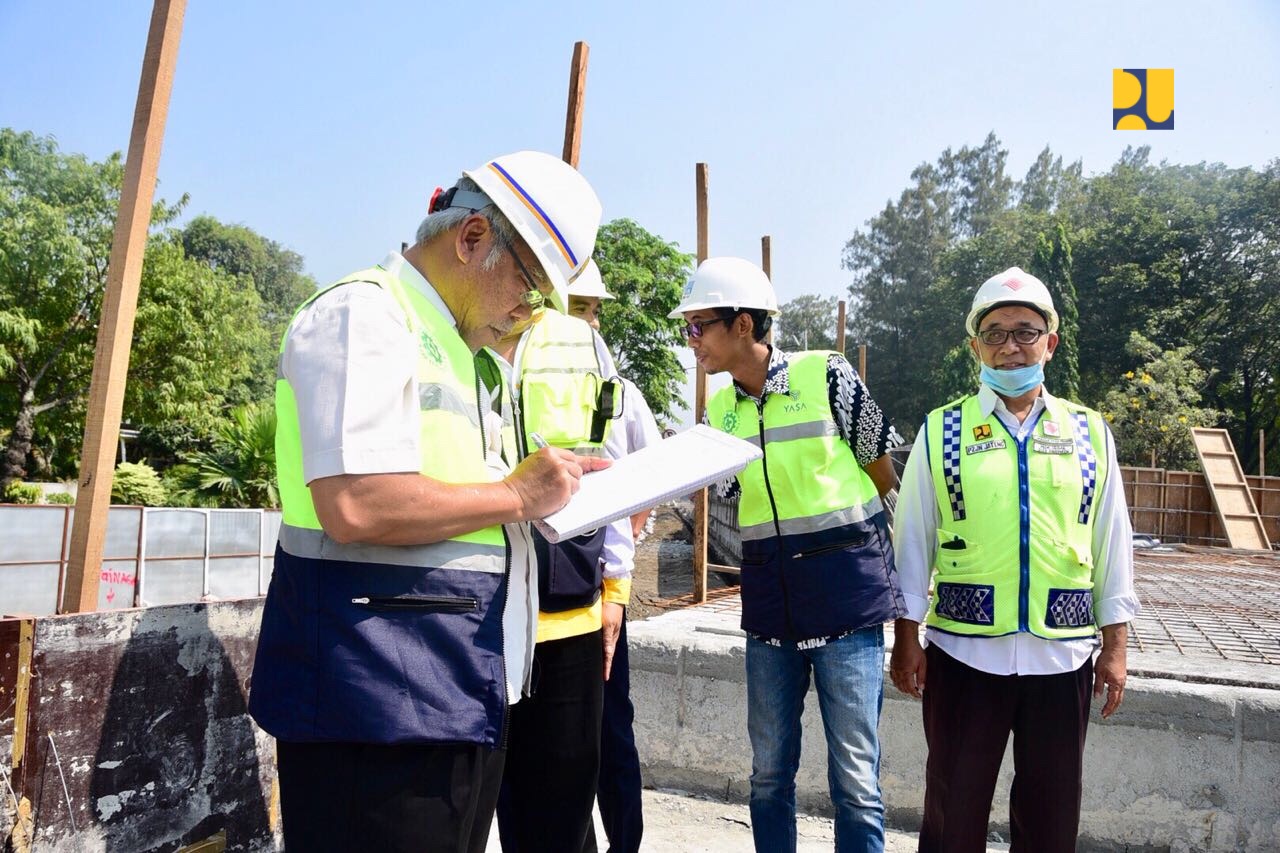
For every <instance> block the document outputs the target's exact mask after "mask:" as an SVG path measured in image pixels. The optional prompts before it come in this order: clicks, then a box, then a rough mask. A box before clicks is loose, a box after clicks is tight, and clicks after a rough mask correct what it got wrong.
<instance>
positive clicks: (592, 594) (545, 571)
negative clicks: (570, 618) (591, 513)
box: [534, 527, 606, 613]
mask: <svg viewBox="0 0 1280 853" xmlns="http://www.w3.org/2000/svg"><path fill="white" fill-rule="evenodd" d="M605 530H606V528H604V527H601V528H599V529H597V530H595V531H594V532H593V533H590V534H583V535H582V536H576V537H574V538H573V539H570V540H568V541H566V542H560V543H559V544H556V545H551V544H549V543H548V542H547V540H546V539H544V538H542V536H541V535H540V534H537V533H536V532H535V534H534V550H535V552H536V553H537V557H538V609H539V610H541V611H543V612H544V613H561V612H563V611H565V610H577V609H579V608H582V607H589V606H591V605H592V604H594V603H595V600H596V599H597V598H598V597H599V596H600V585H601V584H602V583H603V580H604V578H603V571H602V569H601V566H600V555H601V554H602V553H603V551H604V535H605Z"/></svg>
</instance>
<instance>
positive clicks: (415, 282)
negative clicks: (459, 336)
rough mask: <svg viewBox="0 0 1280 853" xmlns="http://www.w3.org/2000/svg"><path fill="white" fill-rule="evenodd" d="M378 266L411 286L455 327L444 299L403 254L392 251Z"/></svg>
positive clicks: (456, 323)
mask: <svg viewBox="0 0 1280 853" xmlns="http://www.w3.org/2000/svg"><path fill="white" fill-rule="evenodd" d="M379 266H380V267H382V268H383V269H384V270H386V271H387V272H389V273H391V274H392V275H393V276H395V277H396V278H397V279H399V280H400V283H401V284H403V285H404V286H405V287H411V288H413V289H414V290H416V291H418V293H420V294H422V295H423V296H424V297H426V300H427V301H428V302H430V303H431V304H432V305H433V306H434V307H435V309H436V310H437V311H439V312H440V313H441V314H443V315H444V318H445V320H447V321H448V323H449V325H450V326H454V327H457V325H458V321H457V320H455V319H454V318H453V312H452V311H450V310H449V306H448V305H445V304H444V300H443V299H441V298H440V294H439V293H437V292H436V289H435V288H434V287H432V285H431V282H429V281H427V280H426V279H425V278H424V277H423V275H422V273H420V272H418V270H417V269H416V268H415V267H414V265H413V264H411V263H409V262H408V261H406V260H405V259H404V256H403V255H401V254H400V253H399V252H392V253H390V254H389V255H387V256H386V257H385V258H383V259H382V263H381V264H379Z"/></svg>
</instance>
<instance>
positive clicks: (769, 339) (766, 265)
mask: <svg viewBox="0 0 1280 853" xmlns="http://www.w3.org/2000/svg"><path fill="white" fill-rule="evenodd" d="M760 269H762V270H764V274H765V276H766V277H767V278H768V279H769V281H773V238H772V237H770V236H769V235H767V234H766V235H765V236H763V237H761V238H760ZM764 342H765V343H766V344H772V343H773V326H770V327H769V331H767V332H765V336H764Z"/></svg>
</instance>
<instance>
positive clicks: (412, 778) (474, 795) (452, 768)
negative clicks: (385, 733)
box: [276, 741, 504, 853]
mask: <svg viewBox="0 0 1280 853" xmlns="http://www.w3.org/2000/svg"><path fill="white" fill-rule="evenodd" d="M276 750H277V752H276V756H277V759H276V761H277V765H278V769H279V774H280V810H281V818H282V819H283V821H284V843H285V849H286V850H288V851H289V853H327V851H334V853H338V851H342V853H349V851H352V850H376V851H378V853H484V849H485V845H486V844H487V842H488V839H489V828H490V826H491V825H492V823H493V812H494V808H495V806H496V805H497V801H498V788H499V785H500V784H501V781H502V765H503V758H504V752H503V751H502V750H494V749H489V748H487V747H483V746H478V745H474V744H459V745H419V744H409V745H396V746H385V745H381V744H362V743H287V742H285V741H277V742H276Z"/></svg>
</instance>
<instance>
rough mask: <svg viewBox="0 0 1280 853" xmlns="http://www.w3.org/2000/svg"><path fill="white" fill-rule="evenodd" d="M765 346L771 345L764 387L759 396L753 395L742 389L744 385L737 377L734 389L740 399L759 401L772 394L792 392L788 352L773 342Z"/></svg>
mask: <svg viewBox="0 0 1280 853" xmlns="http://www.w3.org/2000/svg"><path fill="white" fill-rule="evenodd" d="M765 346H767V347H769V369H768V371H767V372H766V373H765V377H764V389H763V390H762V391H761V392H760V396H759V397H752V396H751V395H750V394H748V393H747V392H746V391H744V390H742V386H741V385H739V384H738V381H737V380H736V379H735V380H734V382H733V390H734V393H735V394H736V395H737V397H738V399H748V400H756V401H757V402H758V401H760V400H763V399H764V398H765V397H768V396H769V395H770V394H784V395H785V394H790V393H791V378H790V370H789V363H790V362H789V358H788V356H787V354H786V353H785V352H783V351H782V350H780V349H778V348H777V347H775V346H774V345H773V344H766V345H765Z"/></svg>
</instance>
